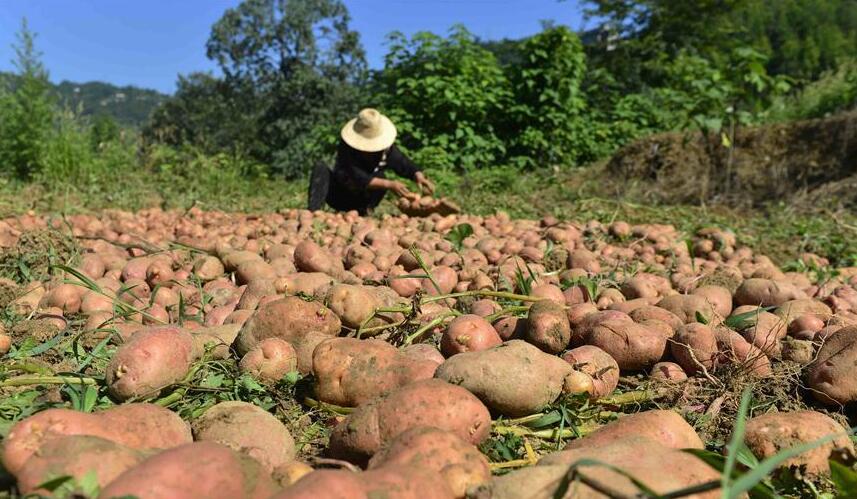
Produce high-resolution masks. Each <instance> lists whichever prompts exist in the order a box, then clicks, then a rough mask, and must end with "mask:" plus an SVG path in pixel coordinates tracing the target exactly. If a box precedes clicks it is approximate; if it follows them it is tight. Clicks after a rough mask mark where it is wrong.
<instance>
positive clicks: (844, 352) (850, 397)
mask: <svg viewBox="0 0 857 499" xmlns="http://www.w3.org/2000/svg"><path fill="white" fill-rule="evenodd" d="M855 364H857V326H846V327H844V328H842V329H840V330H838V331H836V332H835V333H833V334H831V335H830V336H828V337H827V340H826V341H825V342H824V344H822V345H821V348H819V350H818V355H817V357H816V359H815V362H813V363H812V364H810V366H809V370H808V373H807V385H808V386H809V388H810V389H811V390H810V392H811V393H812V396H813V397H814V398H815V399H816V400H818V401H819V402H821V403H823V404H826V405H833V406H836V405H839V404H847V403H848V402H852V401H854V400H857V380H855V379H854V376H853V374H854V372H853V370H854V365H855Z"/></svg>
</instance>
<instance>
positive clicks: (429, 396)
mask: <svg viewBox="0 0 857 499" xmlns="http://www.w3.org/2000/svg"><path fill="white" fill-rule="evenodd" d="M462 355H466V354H462ZM417 426H433V427H435V428H439V429H441V430H446V431H450V432H452V433H454V434H455V435H457V436H458V437H460V438H461V439H463V440H464V441H466V442H469V443H472V444H478V443H480V442H482V441H483V440H485V439H486V438H487V437H488V434H489V432H490V430H491V415H490V414H489V413H488V408H487V407H485V405H484V404H483V403H482V402H480V401H479V399H478V398H476V396H475V395H473V394H472V393H470V392H469V391H467V390H466V389H464V388H462V387H460V386H455V385H452V384H449V383H447V382H445V381H443V380H440V379H429V380H424V381H418V382H416V383H411V384H408V385H405V386H403V387H401V388H399V389H397V390H394V391H392V392H390V394H388V395H386V396H384V397H379V398H377V399H374V400H372V401H370V402H367V403H365V404H363V405H361V406H359V407H357V409H355V410H354V412H352V413H351V414H349V415H348V416H347V417H346V418H345V420H343V421H342V422H341V423H339V424H338V425H337V426H336V427H335V428H334V429H333V432H332V433H331V436H330V447H329V450H330V453H331V455H333V456H336V457H339V458H343V459H347V460H349V461H352V462H365V461H366V460H367V459H368V458H370V457H371V456H372V455H374V454H375V453H376V452H378V451H379V450H381V449H382V448H383V447H384V446H386V445H389V443H390V442H392V441H393V439H394V438H396V437H397V436H398V435H399V434H401V433H402V432H404V431H406V430H408V429H410V428H414V427H417Z"/></svg>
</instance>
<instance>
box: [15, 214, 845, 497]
mask: <svg viewBox="0 0 857 499" xmlns="http://www.w3.org/2000/svg"><path fill="white" fill-rule="evenodd" d="M463 224H467V225H469V226H470V229H472V231H471V230H468V231H466V232H465V231H461V230H458V228H459V227H461V226H463ZM48 226H53V227H56V228H58V229H59V228H66V227H71V228H72V230H73V233H74V235H75V236H77V237H78V243H79V244H80V245H81V247H82V248H84V250H85V252H84V253H83V254H82V255H81V257H80V259H79V261H78V262H77V263H76V267H75V271H74V272H67V273H65V275H62V276H57V277H55V278H53V279H51V280H48V281H34V282H30V283H26V284H25V285H24V286H22V288H21V293H20V296H19V297H17V298H16V299H15V300H14V301H12V303H11V304H10V305H9V307H10V309H11V310H12V311H14V312H15V313H16V314H18V315H19V316H21V317H24V318H25V319H24V320H25V321H42V322H43V323H45V324H47V325H50V326H51V327H54V328H56V330H57V331H59V330H62V329H63V328H65V327H66V326H67V323H68V322H69V321H70V320H72V319H73V318H74V319H82V320H83V322H84V323H85V325H84V326H83V328H84V330H87V331H92V333H91V335H93V336H95V337H98V335H99V334H100V335H102V336H101V337H106V336H103V335H105V334H107V333H104V331H105V330H108V331H109V330H113V331H116V333H118V334H116V335H115V336H114V338H115V342H116V343H118V347H117V348H116V351H115V354H114V355H113V357H112V359H111V361H110V363H109V365H108V367H107V369H106V371H105V372H104V373H103V375H104V383H105V385H106V390H107V393H109V395H110V397H111V398H112V399H113V400H114V401H115V402H116V403H117V405H116V406H115V407H113V408H111V409H108V410H103V411H100V412H96V413H92V414H86V413H80V412H75V411H72V410H70V409H62V408H58V409H50V410H46V411H42V412H39V413H36V414H34V415H32V416H29V417H27V418H25V419H23V420H21V421H19V422H18V423H17V424H15V425H14V426H13V427H12V429H11V431H10V432H9V434H8V435H5V438H4V439H3V442H2V447H3V448H2V462H3V466H4V467H5V468H6V470H8V472H9V473H11V474H12V475H13V476H14V477H15V478H16V480H17V487H18V490H19V491H20V492H21V493H22V494H28V493H38V492H44V491H43V490H41V491H40V490H39V487H40V485H41V484H43V483H45V482H46V481H48V480H50V479H51V478H55V477H58V476H65V475H69V476H72V477H83V476H84V475H86V474H87V473H90V474H91V473H94V474H95V476H96V477H97V482H98V485H99V486H100V491H101V492H100V495H99V497H103V498H110V497H122V496H135V497H138V498H140V499H147V498H162V497H163V498H185V497H186V498H191V497H208V498H219V497H223V498H240V497H248V498H257V497H258V498H262V497H276V498H304V497H306V498H318V497H336V498H369V497H386V498H390V499H399V498H419V499H429V498H462V497H473V498H496V499H505V498H510V499H511V498H553V497H558V496H557V495H555V493H556V491H557V490H559V489H560V487H561V486H564V485H563V484H568V489H567V491H566V492H565V495H564V497H605V491H604V490H600V488H599V487H598V486H594V484H596V483H597V484H608V485H609V489H610V490H611V491H613V492H615V493H621V494H626V495H633V494H635V493H637V492H638V489H637V487H636V486H635V485H634V483H633V482H632V481H631V480H630V479H629V478H627V476H626V475H625V474H620V473H617V472H616V471H614V470H613V469H611V468H609V467H603V466H593V465H591V464H589V465H585V466H581V467H580V468H579V469H578V470H577V471H579V473H573V474H572V479H571V482H570V484H569V483H568V482H569V476H570V475H569V470H570V467H571V466H572V465H573V464H575V463H578V462H579V461H581V460H598V461H601V462H603V463H607V464H609V465H612V466H614V467H617V468H620V469H622V470H624V471H625V472H626V473H627V474H630V475H631V476H634V477H635V478H636V479H637V480H639V481H640V482H641V483H643V484H645V485H646V486H647V487H649V488H650V489H652V490H654V491H655V492H657V493H660V494H665V493H669V492H671V491H675V490H677V489H681V488H684V487H688V486H692V485H698V484H701V483H705V482H709V481H711V480H717V479H718V478H719V474H718V472H717V471H716V470H715V469H714V468H711V467H710V466H708V465H707V464H706V463H705V462H704V461H702V460H701V459H699V458H697V457H695V456H694V455H692V454H690V453H686V452H682V451H681V450H680V449H688V448H695V449H700V448H703V447H704V444H703V442H702V440H701V439H700V437H699V436H698V434H697V432H696V431H695V430H694V428H693V427H692V426H691V425H690V424H689V423H688V422H687V421H686V420H685V419H684V418H683V417H682V415H681V414H679V412H677V411H668V410H648V411H643V412H638V413H636V414H628V415H622V416H620V417H619V418H618V419H617V420H615V421H613V422H611V423H608V424H606V425H604V426H602V427H601V428H600V429H598V430H596V431H595V432H593V433H591V434H589V435H587V436H585V437H583V438H578V439H573V440H571V441H570V442H569V443H568V444H567V445H566V446H565V448H564V449H562V450H559V451H556V452H552V453H545V454H544V455H541V456H536V460H537V463H536V464H535V465H533V466H528V467H523V468H521V469H518V470H515V471H512V472H511V473H508V474H505V475H497V476H492V472H491V466H490V464H489V461H488V458H487V457H486V456H485V455H484V454H483V453H482V452H480V450H479V447H478V446H479V444H480V443H483V442H485V441H486V439H488V438H489V437H490V436H491V434H492V424H494V423H493V422H492V421H494V420H496V419H497V418H500V417H502V418H506V419H508V418H517V417H522V416H527V415H530V414H534V413H538V412H540V411H542V410H543V409H545V408H547V407H549V406H551V405H552V404H555V403H557V401H559V400H561V399H562V398H563V397H570V396H575V397H588V398H589V399H591V400H592V401H597V400H598V399H602V398H605V397H608V396H610V395H611V394H614V393H615V392H616V390H617V387H618V386H619V382H620V376H626V375H635V374H642V375H643V376H644V377H645V378H646V379H647V380H648V381H650V382H651V383H653V384H659V383H662V384H667V385H670V386H677V385H680V384H682V383H685V382H687V380H688V379H689V378H694V377H696V378H709V379H712V378H715V377H717V376H718V375H720V373H722V372H727V371H728V372H729V373H731V375H734V374H735V373H736V372H739V373H741V374H742V375H744V376H748V377H766V376H770V375H771V373H772V369H773V368H774V367H776V365H777V364H778V363H783V362H789V363H793V364H795V365H799V366H801V369H802V376H803V380H804V382H805V385H806V387H807V388H808V390H807V393H808V394H809V396H808V397H807V400H806V401H805V402H806V403H807V404H809V405H810V406H814V407H815V408H816V409H825V410H830V411H834V412H835V411H838V410H840V409H841V408H842V407H843V406H844V405H845V404H848V403H850V402H853V401H855V400H857V289H855V288H857V268H840V269H837V272H836V273H832V272H820V271H816V272H813V271H809V270H808V271H806V272H802V273H798V272H783V271H782V270H781V269H780V268H779V267H778V266H776V265H775V264H774V263H773V262H772V261H771V260H770V259H769V258H767V257H765V256H764V255H760V254H754V252H753V251H751V250H750V249H749V248H746V247H742V246H740V245H739V244H738V242H737V239H736V236H735V235H734V234H732V233H730V232H728V231H725V230H721V229H713V228H712V229H703V230H700V231H699V232H697V233H696V234H694V235H692V237H691V238H690V239H689V240H688V239H687V237H686V235H683V234H680V233H679V232H677V231H676V230H675V228H673V227H671V226H666V225H655V224H647V225H634V226H632V225H629V224H627V223H624V222H621V221H617V222H614V223H611V224H609V225H605V224H602V223H599V222H596V221H591V222H587V223H578V222H569V221H560V220H556V219H553V218H545V219H542V220H540V221H534V220H511V219H510V218H509V217H508V216H506V215H505V214H503V213H498V214H496V215H493V216H488V217H479V216H471V215H460V214H452V215H448V216H441V215H439V214H435V215H432V216H430V217H427V218H411V217H408V216H404V215H403V216H385V217H383V218H380V219H371V218H361V217H359V216H358V215H357V214H356V213H345V214H331V213H323V212H317V213H312V212H308V211H297V210H295V211H288V212H283V213H268V214H264V215H258V216H250V215H235V214H227V213H219V212H204V211H201V210H199V209H196V208H194V209H191V210H189V211H187V212H163V211H160V210H147V211H142V212H139V213H135V214H132V213H125V212H118V211H115V212H105V213H102V214H99V215H98V216H85V215H77V216H72V217H70V218H68V219H67V220H64V221H61V222H60V221H51V220H48V219H45V218H42V217H37V216H35V215H28V216H23V217H19V218H15V219H7V220H3V221H0V246H2V247H7V248H8V247H12V246H14V245H15V243H16V241H17V239H18V237H19V236H20V235H21V234H22V233H23V232H25V231H31V230H37V229H41V228H45V227H48ZM453 232H454V233H455V234H458V235H461V234H466V233H470V232H472V233H470V235H467V236H466V237H464V238H463V239H461V238H456V237H448V236H449V234H450V233H453ZM801 258H802V261H803V262H804V264H805V267H806V268H807V269H823V268H825V266H826V265H827V262H826V261H825V260H824V259H823V258H821V257H818V256H816V255H803V256H802V257H801ZM819 276H824V279H821V280H820V279H819ZM15 341H18V340H17V339H16V338H15V337H14V335H12V334H11V333H10V332H7V333H0V354H5V353H6V352H8V351H9V350H10V349H11V348H12V347H13V343H14V342H15ZM212 358H214V359H223V360H224V361H233V362H235V363H236V364H237V366H238V368H239V369H240V370H241V371H242V372H245V373H249V374H250V375H251V376H253V377H255V378H256V379H258V380H259V381H260V382H261V383H263V384H273V383H276V382H278V381H279V380H282V379H283V378H284V376H286V375H287V374H289V373H293V372H299V373H301V374H303V375H305V376H311V379H312V383H313V392H314V393H313V396H314V397H315V399H316V400H317V401H319V402H320V403H326V404H332V405H335V406H340V407H347V408H353V409H351V410H349V411H348V414H347V416H344V417H341V418H340V419H339V420H337V421H334V422H333V423H332V424H335V425H334V426H333V427H332V429H331V434H330V440H329V445H328V446H327V449H326V452H325V458H326V459H324V460H317V461H310V462H304V461H302V460H301V456H299V455H298V453H297V451H296V443H295V437H296V435H290V433H289V431H288V429H287V428H286V426H285V425H284V424H283V422H281V421H280V420H278V419H277V418H276V417H274V416H273V415H272V414H271V413H269V412H267V411H265V410H263V409H261V408H259V407H257V406H255V405H253V404H251V403H248V402H238V401H235V402H222V403H219V404H216V405H214V406H212V407H210V408H208V409H207V410H206V411H205V412H204V413H203V414H202V415H201V416H200V417H199V418H197V419H195V420H192V421H184V420H182V419H181V418H180V417H179V416H178V415H177V414H176V413H174V412H172V411H170V410H168V409H165V408H163V407H160V406H158V405H156V404H153V403H151V401H152V400H155V398H156V397H158V396H159V395H160V394H161V393H162V392H163V391H164V390H165V389H168V388H170V387H173V386H175V385H176V384H177V383H181V382H182V380H184V379H185V378H186V377H187V375H188V373H189V372H190V371H191V369H193V366H194V365H195V363H197V362H198V361H200V360H201V359H212ZM147 400H148V401H149V402H147ZM844 432H845V430H844V428H843V427H842V426H841V425H840V424H839V423H838V422H836V421H835V420H834V419H832V418H831V417H829V416H828V415H826V414H824V413H822V412H819V411H813V410H806V411H801V412H778V411H777V409H776V407H771V408H769V409H768V410H767V412H766V413H764V414H758V415H755V416H754V417H753V418H752V419H750V420H749V422H748V424H747V431H746V435H745V442H746V444H747V446H748V447H749V449H750V450H751V451H752V452H753V453H754V454H755V455H756V456H757V457H759V458H764V457H767V456H770V455H773V454H775V453H776V452H778V451H779V450H782V449H784V448H787V447H790V446H792V445H795V444H797V443H800V442H808V441H813V440H815V439H817V438H819V437H822V436H825V435H830V434H839V433H842V435H841V436H838V437H837V438H836V439H834V440H832V441H830V442H828V443H826V444H825V445H823V446H821V447H818V448H816V449H814V450H812V451H810V452H806V453H804V454H801V455H799V456H797V457H795V458H793V459H791V460H790V461H788V462H787V463H786V465H787V466H792V467H797V468H800V470H801V471H802V472H803V473H805V474H807V475H810V476H823V475H825V474H828V473H829V472H830V470H829V467H828V457H829V456H830V455H831V453H833V452H845V453H853V452H854V448H853V445H852V443H851V440H850V439H849V438H848V437H847V436H846V435H845V433H844ZM331 463H334V464H336V463H338V466H331ZM314 467H315V469H313V468H314ZM670 470H681V471H680V472H670ZM719 495H720V491H718V490H713V491H708V492H703V493H699V494H697V495H695V496H693V497H718V496H719Z"/></svg>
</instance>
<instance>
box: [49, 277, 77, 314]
mask: <svg viewBox="0 0 857 499" xmlns="http://www.w3.org/2000/svg"><path fill="white" fill-rule="evenodd" d="M86 291H87V289H86V288H84V287H82V286H77V285H74V284H60V285H59V286H57V287H55V288H53V289H51V290H50V291H48V292H47V293H45V295H44V296H43V297H42V299H41V301H40V303H39V306H40V307H42V308H47V307H56V308H59V309H61V310H62V311H63V312H66V313H69V314H76V313H77V312H78V311H79V310H80V306H81V298H82V296H83V294H84V293H85V292H86Z"/></svg>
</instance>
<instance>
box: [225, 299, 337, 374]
mask: <svg viewBox="0 0 857 499" xmlns="http://www.w3.org/2000/svg"><path fill="white" fill-rule="evenodd" d="M341 329H342V323H341V322H340V320H339V317H338V316H337V315H336V314H334V313H333V312H332V311H331V310H330V309H329V308H327V307H325V306H324V305H322V304H320V303H318V302H314V301H306V300H304V299H302V298H298V297H296V296H288V297H286V298H283V299H280V300H276V301H273V302H270V303H267V304H265V305H263V306H261V307H259V310H257V311H256V313H255V314H253V316H252V317H250V319H248V320H247V322H246V323H245V324H244V326H243V327H242V328H241V331H240V332H239V333H238V337H237V338H236V339H235V344H234V345H233V346H234V347H235V349H236V350H237V351H238V354H239V355H245V354H246V353H247V352H249V351H250V350H251V349H252V348H253V347H254V346H256V345H257V344H258V343H259V342H260V341H262V340H264V339H266V338H280V339H281V340H285V341H287V342H288V343H289V344H290V345H292V346H293V347H294V349H295V351H296V352H297V354H298V369H299V370H300V371H301V372H302V373H308V372H310V370H311V369H312V350H313V349H315V346H316V345H318V343H320V342H321V341H322V340H323V339H324V338H330V337H333V336H336V335H338V334H339V332H340V331H341ZM305 347H306V348H305ZM310 347H311V348H310ZM307 349H308V352H307ZM307 353H308V355H307Z"/></svg>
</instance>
